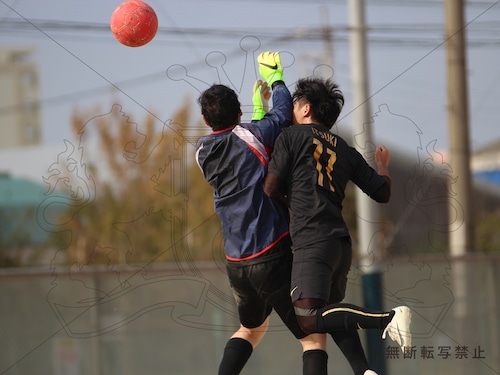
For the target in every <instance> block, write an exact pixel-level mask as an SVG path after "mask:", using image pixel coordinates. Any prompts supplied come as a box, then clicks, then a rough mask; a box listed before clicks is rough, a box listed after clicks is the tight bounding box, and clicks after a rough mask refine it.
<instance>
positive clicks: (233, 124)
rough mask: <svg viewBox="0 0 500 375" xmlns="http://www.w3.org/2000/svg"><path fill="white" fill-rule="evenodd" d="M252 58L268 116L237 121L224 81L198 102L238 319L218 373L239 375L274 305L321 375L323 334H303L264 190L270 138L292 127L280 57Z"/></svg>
mask: <svg viewBox="0 0 500 375" xmlns="http://www.w3.org/2000/svg"><path fill="white" fill-rule="evenodd" d="M258 62H259V72H260V74H261V75H262V77H263V78H264V79H265V81H266V82H267V84H268V85H269V87H272V102H273V107H272V109H271V110H270V111H269V112H268V113H267V114H265V111H263V110H262V109H261V110H260V111H259V110H258V108H256V109H255V110H254V114H253V116H252V122H251V123H248V124H244V123H240V119H241V115H242V113H241V109H240V103H239V100H238V97H237V95H236V93H235V92H234V91H233V90H232V89H230V88H228V87H226V86H224V85H213V86H211V87H210V88H208V89H207V90H206V91H204V92H203V93H202V94H201V96H200V97H199V99H198V102H199V104H200V106H201V113H202V117H203V120H204V121H205V123H206V124H207V125H208V126H210V127H211V128H212V132H211V133H210V134H209V135H207V136H203V137H201V138H200V139H199V141H198V143H197V150H196V161H197V163H198V165H199V166H200V168H201V170H202V172H203V174H204V176H205V179H206V180H207V181H208V183H209V184H210V185H211V186H212V187H213V188H214V207H215V211H216V213H217V215H218V216H219V218H220V219H221V221H222V230H223V238H224V252H225V255H226V260H227V275H228V278H229V282H230V285H231V289H232V291H233V294H234V296H235V300H236V304H237V309H238V314H239V318H240V323H241V325H240V328H239V330H238V331H237V332H235V333H234V335H233V336H232V337H231V339H230V340H229V341H228V342H227V344H226V347H225V349H224V354H223V358H222V360H221V363H220V365H219V375H236V374H239V373H240V371H241V369H242V368H243V366H244V365H245V363H246V362H247V360H248V358H249V357H250V355H251V354H252V351H253V349H254V348H255V347H256V346H257V345H258V343H259V342H260V340H261V339H262V337H263V336H264V334H265V332H266V330H267V326H268V323H269V314H270V313H271V311H272V309H273V308H274V310H275V311H276V312H277V314H278V315H279V316H280V318H281V319H282V320H283V322H284V323H285V325H286V326H287V327H288V328H289V329H290V331H291V332H292V333H293V334H294V336H295V337H296V338H297V339H299V340H300V341H301V343H302V346H303V350H304V353H303V374H304V375H312V374H318V375H326V363H327V357H326V356H325V355H326V352H325V351H324V349H325V347H326V339H325V335H323V334H312V335H308V334H306V333H304V332H303V331H302V329H301V328H300V326H299V324H298V322H297V319H296V316H295V313H294V309H293V305H292V302H291V299H290V294H289V291H290V272H291V264H292V253H291V244H290V236H289V231H288V209H287V208H286V207H285V206H284V205H283V204H282V202H280V201H279V200H276V199H274V198H270V197H268V196H267V195H266V194H265V193H264V190H263V188H264V179H265V176H266V173H267V166H268V161H269V159H270V155H271V152H272V150H273V146H274V142H275V140H276V137H277V136H278V134H279V133H280V132H281V130H282V129H284V128H286V127H288V126H289V125H290V124H291V120H292V106H293V104H292V97H291V95H290V92H289V90H288V88H287V87H286V86H285V83H284V81H283V70H282V67H281V61H280V56H279V54H278V53H270V52H266V53H263V54H261V55H259V57H258ZM264 87H265V86H264V85H263V84H261V83H258V84H257V85H256V86H254V90H255V93H254V97H253V100H254V99H255V98H256V97H257V98H260V97H261V95H260V94H259V93H260V92H261V91H262V90H263V89H264ZM254 106H255V100H254ZM318 354H319V355H318Z"/></svg>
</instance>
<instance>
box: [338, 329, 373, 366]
mask: <svg viewBox="0 0 500 375" xmlns="http://www.w3.org/2000/svg"><path fill="white" fill-rule="evenodd" d="M331 336H332V339H333V341H335V343H336V344H337V346H338V347H339V349H340V350H341V351H342V354H344V357H345V358H346V359H347V361H348V362H349V364H350V365H351V367H352V370H353V371H354V375H363V374H364V373H365V371H366V370H368V369H369V368H370V367H369V366H368V361H367V359H366V356H365V351H364V349H363V346H362V345H361V340H360V339H359V334H358V331H356V330H354V329H351V330H347V331H343V330H338V331H333V332H332V333H331Z"/></svg>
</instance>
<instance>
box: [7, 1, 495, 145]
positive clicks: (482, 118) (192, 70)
mask: <svg viewBox="0 0 500 375" xmlns="http://www.w3.org/2000/svg"><path fill="white" fill-rule="evenodd" d="M120 3H121V1H119V0H118V1H106V2H103V1H100V0H86V1H74V0H66V1H64V2H60V1H55V0H44V1H43V2H41V1H39V0H2V1H0V45H10V46H12V45H20V46H33V47H35V48H36V54H35V55H34V58H35V61H37V62H38V64H39V73H40V89H41V92H40V97H41V104H42V131H43V142H44V145H54V146H55V147H58V146H60V147H62V144H63V140H64V139H67V138H69V137H70V130H69V123H70V116H71V112H72V111H73V110H74V109H78V110H82V111H86V110H92V109H95V108H99V109H100V110H101V111H102V112H107V111H109V109H110V108H111V106H112V105H113V103H116V102H118V101H119V102H120V103H121V104H123V109H124V111H125V112H127V113H130V114H131V115H132V116H133V117H134V118H135V119H136V121H140V120H141V119H143V118H144V117H145V116H146V114H147V113H148V112H150V113H152V114H153V115H154V116H155V117H156V118H157V120H158V121H159V122H165V121H168V120H169V119H170V118H171V116H172V114H173V112H174V110H175V109H176V108H178V107H179V106H180V105H181V103H182V102H183V100H185V98H189V100H192V103H193V111H194V116H195V117H194V118H196V116H198V108H197V104H196V98H197V96H198V94H199V90H201V89H202V88H203V87H204V85H208V84H211V83H215V82H223V83H229V84H232V85H233V87H234V88H235V89H236V90H237V91H240V90H241V102H242V104H243V106H244V112H245V113H246V114H247V119H248V112H249V108H250V106H249V104H250V103H251V102H249V95H250V92H251V89H252V84H253V81H254V80H255V78H256V77H255V75H254V73H255V70H254V69H253V67H251V66H247V67H245V56H246V53H256V54H258V53H260V52H263V51H266V50H279V51H284V53H283V60H284V62H285V64H287V65H288V66H287V67H286V69H285V81H286V82H287V84H288V85H289V87H290V89H291V90H293V83H294V82H295V81H296V80H297V79H298V78H299V77H302V76H307V75H311V74H313V71H314V68H315V67H317V66H318V65H319V64H320V63H324V62H325V60H324V59H323V60H319V59H318V57H317V56H319V55H320V54H321V53H322V52H324V50H325V45H326V44H325V42H324V40H323V39H322V37H321V34H320V33H319V32H318V28H321V27H323V26H325V25H329V26H330V27H332V28H334V33H333V36H332V43H331V44H330V45H329V48H330V49H331V53H330V54H329V56H330V58H331V60H330V61H331V62H332V63H333V71H334V79H335V80H337V82H338V83H339V84H340V87H341V89H342V91H343V92H344V94H345V96H346V106H345V108H344V111H343V113H342V114H341V117H340V122H339V124H338V126H339V127H343V128H345V129H348V130H349V129H352V127H353V124H352V122H353V117H354V116H352V113H353V111H354V110H355V109H354V108H353V103H352V77H351V71H350V51H349V41H348V36H349V34H348V32H347V27H348V25H349V21H348V20H349V13H348V8H347V1H341V0H334V1H319V0H317V1H309V2H304V1H284V0H283V1H278V0H275V1H245V0H240V1H229V0H220V1H196V0H184V1H181V2H175V6H168V5H166V4H167V3H166V2H163V1H159V0H151V1H149V2H148V3H149V4H150V5H151V6H152V7H153V8H154V9H155V11H156V13H157V16H158V19H159V26H160V29H159V31H158V34H157V35H156V37H155V39H153V41H152V42H150V43H149V44H148V45H146V46H143V47H139V48H130V47H125V46H123V45H121V44H120V43H118V42H117V41H116V40H115V39H114V38H113V36H112V34H111V32H110V30H109V29H108V26H109V19H110V17H111V14H112V12H113V10H114V9H115V8H116V7H117V6H118V5H119V4H120ZM169 3H170V2H169ZM367 4H368V5H367V11H366V19H367V24H368V27H369V30H370V31H369V34H368V35H369V50H368V60H369V90H370V95H371V102H370V103H369V105H370V108H371V110H370V113H372V114H373V115H374V116H375V115H376V113H377V112H379V111H380V108H386V109H388V110H389V111H390V112H391V113H393V114H396V115H398V116H403V117H406V118H408V119H410V120H411V122H412V123H413V124H414V125H415V126H417V127H418V128H419V129H420V130H421V132H422V141H423V142H424V143H425V144H428V143H430V142H432V141H435V147H436V148H437V149H438V150H442V151H443V152H445V151H446V149H447V147H448V125H447V112H446V111H447V98H446V65H445V63H446V53H445V44H444V39H443V38H444V24H443V22H444V9H443V8H444V5H443V2H442V1H437V0H436V1H434V0H426V1H422V0H414V1H404V2H397V1H392V0H373V1H367ZM466 14H467V16H466V17H467V19H466V22H467V32H466V35H467V36H468V39H469V42H470V43H469V48H468V53H467V59H468V60H467V71H468V84H469V111H470V119H469V120H470V144H471V149H472V150H476V149H479V148H481V147H483V146H486V145H488V144H489V143H490V142H492V141H494V140H497V139H499V138H500V127H499V126H498V104H497V102H498V99H497V98H498V97H500V65H499V64H498V61H500V48H499V46H500V25H499V24H498V20H499V19H500V4H499V2H498V1H472V2H469V5H468V6H467V13H466ZM83 26H85V27H83ZM259 44H260V46H259ZM253 49H255V51H254V50H253ZM221 59H222V60H224V61H222V60H221ZM253 60H254V59H251V61H253ZM210 63H211V64H219V65H220V64H223V65H220V67H222V68H223V69H224V72H225V73H227V77H226V78H224V77H223V76H222V75H221V72H222V71H221V70H220V71H219V72H218V73H217V72H216V69H214V68H213V67H211V66H209V65H208V64H210ZM179 66H181V67H183V69H185V71H186V72H187V74H188V76H189V77H190V78H189V79H186V80H182V79H180V80H179V78H182V77H181V76H179V74H181V73H182V71H181V73H179V70H178V69H177V70H175V69H174V67H177V68H178V67H179ZM167 71H168V72H170V76H169V75H168V74H167ZM181 75H182V74H181ZM172 78H174V79H177V80H173V79H172ZM195 86H196V87H195ZM0 106H1V104H0ZM0 114H1V112H0ZM244 119H245V117H244ZM373 134H374V137H375V138H376V139H377V140H380V142H381V143H387V144H388V145H393V147H397V148H401V149H402V150H403V151H404V150H408V151H409V152H413V151H412V149H414V148H415V147H416V146H415V143H414V140H413V139H411V138H407V137H406V134H407V129H398V128H392V129H391V131H389V132H387V131H384V130H383V127H381V128H379V129H378V128H377V126H376V123H375V126H374V129H373Z"/></svg>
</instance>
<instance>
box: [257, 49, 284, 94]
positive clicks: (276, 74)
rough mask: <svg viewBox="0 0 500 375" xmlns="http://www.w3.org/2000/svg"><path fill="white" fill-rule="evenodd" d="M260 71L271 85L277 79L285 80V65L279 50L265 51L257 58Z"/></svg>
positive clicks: (271, 85)
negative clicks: (282, 63)
mask: <svg viewBox="0 0 500 375" xmlns="http://www.w3.org/2000/svg"><path fill="white" fill-rule="evenodd" d="M257 62H258V63H259V73H260V75H261V76H262V78H264V80H265V81H266V82H267V84H268V85H269V86H270V87H273V83H274V82H276V81H283V67H282V66H281V59H280V53H279V52H263V53H261V54H260V55H259V57H258V58H257Z"/></svg>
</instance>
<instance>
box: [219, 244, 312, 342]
mask: <svg viewBox="0 0 500 375" xmlns="http://www.w3.org/2000/svg"><path fill="white" fill-rule="evenodd" d="M291 267H292V252H291V249H290V239H289V237H286V238H284V239H283V240H281V241H280V242H279V243H278V244H277V245H276V246H274V248H273V249H272V250H270V251H269V252H268V253H266V254H264V255H262V256H261V258H259V261H258V262H255V261H251V262H249V263H247V262H228V265H227V275H228V277H229V283H230V285H231V289H232V291H233V294H234V298H235V300H236V305H237V307H238V314H239V317H240V323H241V324H242V325H243V326H244V327H247V328H256V327H258V326H260V325H261V324H262V323H264V321H265V320H266V318H267V317H268V316H269V314H270V313H271V311H272V309H273V308H274V310H275V311H276V313H277V314H278V315H279V317H280V318H281V320H282V321H283V323H285V325H286V326H287V327H288V329H289V330H290V331H291V332H292V333H293V335H294V336H295V337H296V338H298V339H301V338H304V337H306V336H307V335H306V334H305V333H304V332H303V331H302V329H301V328H300V326H299V324H298V323H297V319H296V317H295V312H294V309H293V305H292V300H291V299H290V272H291Z"/></svg>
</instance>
